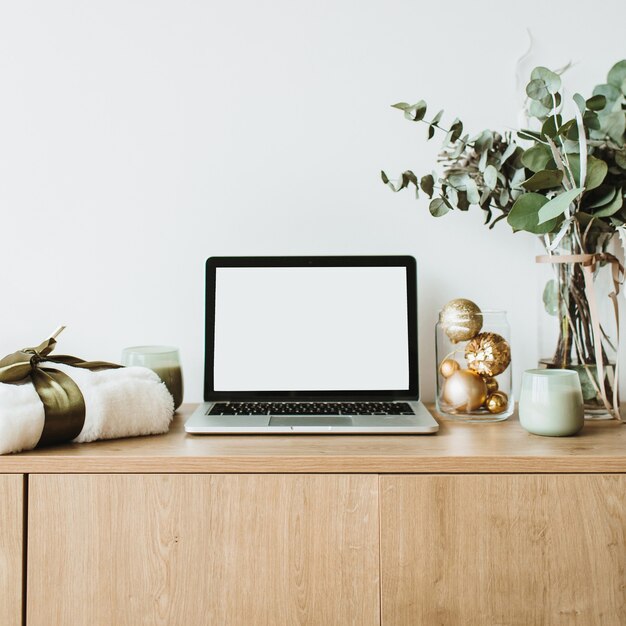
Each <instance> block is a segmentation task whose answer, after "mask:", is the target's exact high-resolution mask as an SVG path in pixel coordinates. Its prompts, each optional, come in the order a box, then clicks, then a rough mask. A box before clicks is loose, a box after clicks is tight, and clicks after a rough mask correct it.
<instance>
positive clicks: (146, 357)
mask: <svg viewBox="0 0 626 626" xmlns="http://www.w3.org/2000/svg"><path fill="white" fill-rule="evenodd" d="M122 365H126V366H133V365H136V366H139V367H147V368H148V369H151V370H152V371H153V372H155V373H156V374H157V375H158V376H159V378H160V379H161V380H162V381H163V382H164V383H165V386H166V387H167V389H168V391H169V392H170V393H171V394H172V397H173V398H174V410H176V409H177V408H178V407H179V406H180V405H181V404H182V403H183V373H182V370H181V367H180V354H179V352H178V348H174V347H171V346H133V347H131V348H124V350H122Z"/></svg>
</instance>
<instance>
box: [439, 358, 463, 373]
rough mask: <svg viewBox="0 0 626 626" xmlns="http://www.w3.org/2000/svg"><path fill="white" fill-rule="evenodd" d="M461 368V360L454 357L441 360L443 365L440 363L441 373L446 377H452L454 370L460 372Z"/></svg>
mask: <svg viewBox="0 0 626 626" xmlns="http://www.w3.org/2000/svg"><path fill="white" fill-rule="evenodd" d="M460 369H461V366H460V365H459V362H458V361H455V360H454V359H444V360H443V361H441V365H439V373H440V374H441V375H442V376H443V377H444V378H450V376H452V374H454V372H458V371H459V370H460Z"/></svg>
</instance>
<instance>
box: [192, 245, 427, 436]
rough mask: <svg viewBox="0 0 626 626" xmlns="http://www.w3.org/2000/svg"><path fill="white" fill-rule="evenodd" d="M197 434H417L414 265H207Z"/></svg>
mask: <svg viewBox="0 0 626 626" xmlns="http://www.w3.org/2000/svg"><path fill="white" fill-rule="evenodd" d="M204 400H205V402H204V403H202V404H200V405H199V406H198V409H197V410H196V411H195V412H194V413H193V414H192V415H191V417H190V418H189V420H188V421H187V422H186V424H185V430H186V431H187V432H188V433H196V434H217V433H230V434H247V433H263V434H284V433H293V434H296V433H297V434H304V433H317V434H357V433H364V434H366V433H372V434H374V433H375V434H400V433H407V434H421V433H435V432H436V431H437V430H438V428H439V427H438V424H437V422H436V421H435V420H434V418H433V417H432V415H431V414H430V413H429V412H428V410H427V409H426V407H425V406H424V405H423V404H422V403H421V402H420V399H419V375H418V362H417V280H416V264H415V259H414V258H413V257H410V256H312V257H212V258H210V259H208V260H207V262H206V331H205V362H204Z"/></svg>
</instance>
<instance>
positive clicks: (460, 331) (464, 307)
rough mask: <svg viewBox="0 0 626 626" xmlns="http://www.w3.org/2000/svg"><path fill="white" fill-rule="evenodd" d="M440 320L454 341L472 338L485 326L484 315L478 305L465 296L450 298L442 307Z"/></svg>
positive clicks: (444, 329) (449, 337)
mask: <svg viewBox="0 0 626 626" xmlns="http://www.w3.org/2000/svg"><path fill="white" fill-rule="evenodd" d="M439 321H440V322H441V326H442V328H443V331H444V332H445V333H446V335H448V339H450V341H452V343H458V342H459V341H467V340H468V339H472V337H475V336H476V335H477V334H478V333H479V332H480V329H481V328H482V327H483V316H482V313H481V311H480V309H479V308H478V305H476V304H474V303H473V302H472V301H471V300H466V299H465V298H456V300H450V302H448V304H446V305H445V306H444V307H443V309H441V313H439Z"/></svg>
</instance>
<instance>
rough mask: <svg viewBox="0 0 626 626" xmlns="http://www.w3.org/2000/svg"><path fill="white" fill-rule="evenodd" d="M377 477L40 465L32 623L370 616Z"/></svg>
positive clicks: (350, 619) (324, 620)
mask: <svg viewBox="0 0 626 626" xmlns="http://www.w3.org/2000/svg"><path fill="white" fill-rule="evenodd" d="M377 489H378V478H377V477H376V476H336V475H320V476H318V475H313V476H311V475H288V476H286V475H270V474H267V475H69V476H68V475H38V476H32V477H31V482H30V497H29V501H30V505H29V544H28V625H29V626H49V625H50V624H63V625H64V626H72V625H76V626H85V625H86V624H89V625H99V624H103V625H104V624H107V625H110V624H115V625H116V626H124V625H128V626H138V625H140V624H150V625H156V624H163V625H167V626H175V625H177V624H180V625H181V626H182V625H184V626H189V625H193V626H195V625H199V626H200V625H204V624H207V625H215V626H228V625H231V624H232V625H239V624H241V625H245V626H251V625H255V626H256V625H262V624H268V625H269V624H271V625H272V626H274V625H280V624H284V625H289V626H295V625H298V624H311V625H316V624H321V625H323V626H327V625H328V626H330V625H332V624H337V625H341V626H344V625H346V624H355V625H358V626H363V625H370V624H378V623H379V620H380V612H379V576H378V571H379V570H378V565H379V562H378V559H379V553H378V547H379V543H378V541H379V536H378V508H377V507H378V505H377Z"/></svg>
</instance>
